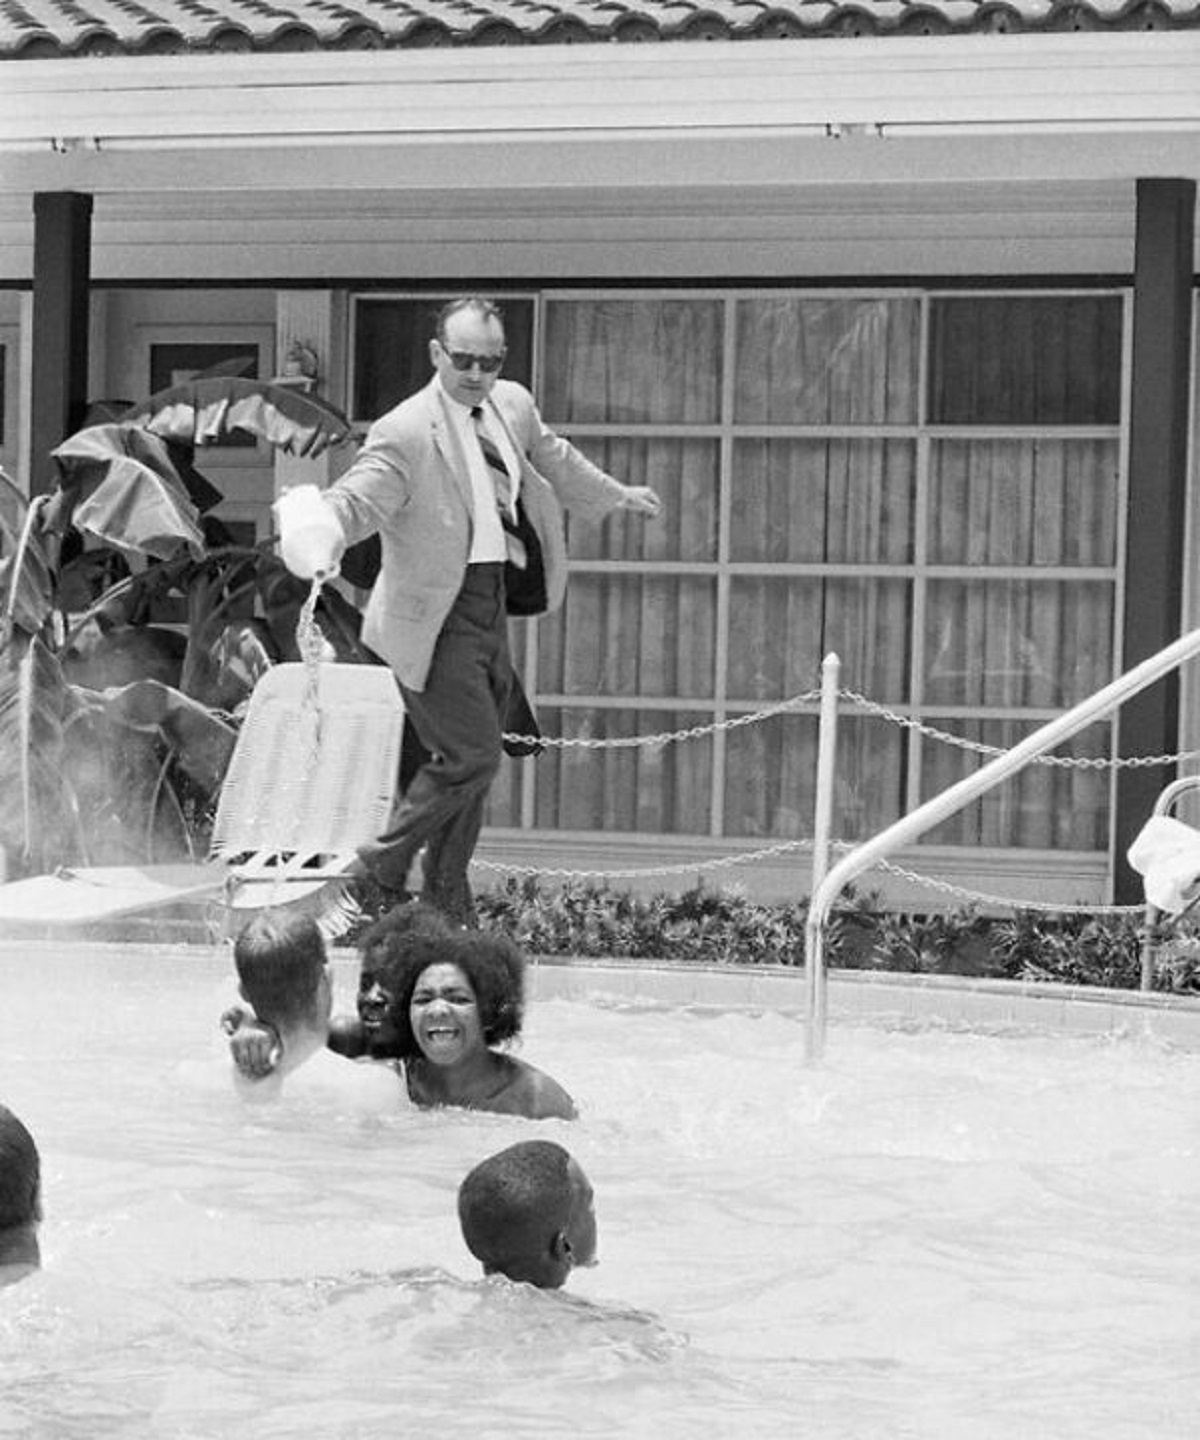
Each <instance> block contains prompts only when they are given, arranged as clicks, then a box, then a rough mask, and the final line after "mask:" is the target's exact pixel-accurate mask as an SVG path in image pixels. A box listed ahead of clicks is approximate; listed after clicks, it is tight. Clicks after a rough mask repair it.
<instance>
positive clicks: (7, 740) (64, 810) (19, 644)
mask: <svg viewBox="0 0 1200 1440" xmlns="http://www.w3.org/2000/svg"><path fill="white" fill-rule="evenodd" d="M77 710H78V704H77V700H76V696H75V693H74V691H73V690H72V688H71V687H70V686H69V685H67V683H66V682H65V680H64V679H63V675H62V671H61V669H60V667H59V663H58V658H57V657H56V656H55V654H54V653H53V651H51V650H49V649H48V648H47V647H46V646H45V645H43V644H42V642H41V641H40V640H39V639H37V638H36V636H35V637H33V638H32V639H29V638H26V637H23V636H16V637H14V641H13V643H12V644H9V645H8V646H6V647H5V648H4V649H3V650H0V794H2V795H3V796H4V797H5V804H4V805H2V806H0V845H2V846H3V847H4V848H5V849H6V850H7V851H8V852H9V854H10V855H11V856H13V857H14V858H15V857H21V858H23V859H24V860H26V861H28V862H30V863H32V864H33V865H34V866H35V867H39V866H40V867H42V868H46V867H48V866H53V865H54V864H57V863H59V861H60V860H61V859H63V857H64V856H66V857H71V858H75V857H77V856H78V855H80V854H81V852H82V846H83V833H82V827H81V825H80V817H79V807H78V805H77V803H76V799H75V795H74V792H73V790H72V789H71V787H70V785H69V784H68V783H66V780H65V758H64V757H65V753H66V741H65V733H66V729H67V726H68V725H69V723H70V721H71V719H72V718H73V716H74V715H75V714H76V713H77Z"/></svg>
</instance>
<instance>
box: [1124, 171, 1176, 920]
mask: <svg viewBox="0 0 1200 1440" xmlns="http://www.w3.org/2000/svg"><path fill="white" fill-rule="evenodd" d="M1195 234H1196V183H1195V181H1194V180H1139V181H1138V182H1137V240H1136V246H1135V251H1134V276H1133V361H1132V366H1133V376H1132V392H1131V401H1130V416H1129V501H1128V510H1127V533H1126V541H1125V612H1124V616H1123V626H1124V644H1123V663H1124V668H1125V669H1126V670H1128V669H1129V668H1130V667H1131V666H1132V665H1136V664H1137V662H1138V661H1139V660H1144V659H1145V658H1146V657H1147V656H1148V655H1153V654H1154V653H1155V652H1156V651H1158V650H1161V649H1162V648H1163V646H1164V645H1169V644H1170V643H1171V641H1172V640H1175V639H1177V638H1178V636H1179V633H1180V625H1181V621H1182V596H1183V529H1184V515H1185V509H1186V495H1187V441H1188V436H1187V424H1188V383H1189V376H1190V373H1191V349H1192V338H1191V337H1192V269H1193V254H1194V246H1195ZM1117 735H1118V747H1117V748H1118V754H1120V755H1121V756H1133V755H1172V754H1175V753H1176V752H1177V751H1178V749H1179V677H1178V674H1173V675H1171V676H1168V677H1167V678H1166V679H1164V680H1160V681H1159V682H1158V683H1157V684H1155V685H1152V686H1151V687H1150V688H1149V689H1148V690H1144V691H1143V692H1142V693H1141V694H1140V695H1137V696H1135V697H1134V698H1133V699H1132V700H1130V701H1128V702H1127V703H1126V704H1125V705H1124V706H1123V707H1122V709H1121V712H1120V716H1119V718H1118V724H1117ZM1174 775H1175V768H1174V766H1149V767H1144V768H1137V769H1122V770H1120V771H1119V772H1118V777H1117V784H1116V810H1115V813H1114V815H1113V847H1114V856H1113V862H1114V863H1113V876H1114V884H1115V896H1116V900H1117V903H1118V904H1122V905H1135V904H1139V903H1140V902H1141V901H1142V899H1143V898H1144V892H1143V890H1142V880H1141V877H1140V876H1139V875H1137V874H1136V873H1135V872H1134V871H1133V870H1131V869H1130V867H1129V864H1128V862H1127V861H1126V859H1125V852H1126V851H1127V850H1128V848H1129V844H1130V842H1131V841H1132V839H1133V838H1134V836H1135V835H1136V834H1137V832H1138V831H1139V830H1140V829H1141V827H1142V826H1143V825H1144V824H1145V822H1146V820H1147V818H1148V817H1149V815H1150V813H1151V811H1152V809H1153V807H1154V801H1155V800H1156V799H1157V797H1158V795H1159V793H1160V791H1161V790H1162V789H1163V787H1164V786H1165V785H1167V784H1168V783H1169V782H1170V781H1171V780H1172V779H1173V778H1174Z"/></svg>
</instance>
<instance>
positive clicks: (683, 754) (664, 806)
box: [537, 709, 712, 835]
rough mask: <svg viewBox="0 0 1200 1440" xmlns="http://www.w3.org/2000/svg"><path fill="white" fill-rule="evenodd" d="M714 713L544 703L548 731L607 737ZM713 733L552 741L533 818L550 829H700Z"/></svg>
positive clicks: (668, 728)
mask: <svg viewBox="0 0 1200 1440" xmlns="http://www.w3.org/2000/svg"><path fill="white" fill-rule="evenodd" d="M711 718H712V717H711V716H697V715H695V714H694V713H681V714H677V713H675V712H673V711H667V712H663V711H660V710H650V711H637V710H586V709H585V710H575V709H570V710H567V709H563V710H552V709H551V710H546V711H545V712H544V714H543V720H542V723H543V728H544V729H545V731H546V733H547V734H548V735H562V736H564V737H568V738H571V739H577V738H586V739H589V740H607V739H614V738H617V737H620V736H624V737H638V736H645V735H658V734H664V733H668V734H669V733H671V732H673V731H675V730H680V729H685V728H687V727H688V726H691V725H696V724H702V723H707V722H708V721H710V720H711ZM711 789H712V740H711V738H709V737H705V738H704V739H702V740H689V741H686V742H682V743H676V744H669V745H630V746H623V747H621V748H619V749H584V748H579V749H576V748H569V749H559V748H557V747H551V748H550V749H548V750H546V751H545V752H544V753H543V754H542V755H541V756H539V758H538V762H537V824H538V825H539V826H543V827H545V828H548V829H562V830H597V831H603V830H607V831H622V830H623V831H636V832H639V833H645V834H657V833H661V834H682V835H689V834H695V835H703V834H706V833H707V832H708V829H709V824H710V804H709V795H710V793H711Z"/></svg>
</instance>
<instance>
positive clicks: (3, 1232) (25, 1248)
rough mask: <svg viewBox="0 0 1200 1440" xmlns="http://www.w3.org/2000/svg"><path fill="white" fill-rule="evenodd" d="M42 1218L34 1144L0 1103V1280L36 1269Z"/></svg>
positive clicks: (39, 1166)
mask: <svg viewBox="0 0 1200 1440" xmlns="http://www.w3.org/2000/svg"><path fill="white" fill-rule="evenodd" d="M41 1218H42V1181H41V1162H40V1159H39V1156H38V1149H37V1145H36V1144H35V1143H34V1139H33V1136H32V1135H31V1134H30V1133H29V1131H28V1130H27V1129H26V1128H25V1126H24V1125H23V1124H22V1123H21V1121H20V1120H18V1119H17V1117H16V1116H15V1115H14V1114H13V1112H12V1111H11V1110H9V1109H7V1108H6V1107H5V1106H3V1105H0V1272H2V1273H0V1284H7V1283H8V1282H9V1281H10V1280H19V1279H20V1278H21V1276H22V1275H24V1274H27V1273H28V1272H29V1271H31V1270H36V1269H37V1267H38V1265H39V1263H40V1259H41V1257H40V1255H39V1253H38V1241H37V1227H38V1223H39V1221H40V1220H41Z"/></svg>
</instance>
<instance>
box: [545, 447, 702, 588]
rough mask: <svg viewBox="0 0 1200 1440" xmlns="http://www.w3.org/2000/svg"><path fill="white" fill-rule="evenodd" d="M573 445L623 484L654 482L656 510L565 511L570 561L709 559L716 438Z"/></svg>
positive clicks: (649, 483) (651, 483)
mask: <svg viewBox="0 0 1200 1440" xmlns="http://www.w3.org/2000/svg"><path fill="white" fill-rule="evenodd" d="M575 443H576V444H577V445H578V447H579V449H580V450H582V451H583V452H584V454H585V455H587V457H588V458H589V459H590V460H593V461H594V462H595V463H596V464H597V465H599V466H600V468H601V469H602V470H605V471H607V472H608V473H609V474H610V475H615V476H616V477H617V479H618V480H623V481H624V482H625V484H627V485H653V487H654V489H655V490H657V491H658V494H659V498H660V499H661V500H662V502H663V508H662V514H661V515H660V516H659V517H658V518H657V519H655V520H647V519H646V518H645V516H643V515H632V514H630V513H628V512H626V511H614V512H613V513H612V514H610V515H608V516H607V517H606V518H605V519H603V520H599V521H596V520H583V519H580V518H579V517H577V516H572V515H570V514H569V513H568V515H567V525H568V536H569V541H570V543H569V547H568V548H569V549H570V552H571V557H572V559H575V560H706V561H714V560H716V558H717V488H718V483H719V476H720V451H719V449H718V446H717V442H716V441H715V440H662V439H659V440H650V439H646V440H623V439H621V440H618V439H613V440H602V439H600V438H598V437H596V436H589V437H587V438H585V439H581V440H578V441H576V442H575Z"/></svg>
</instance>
